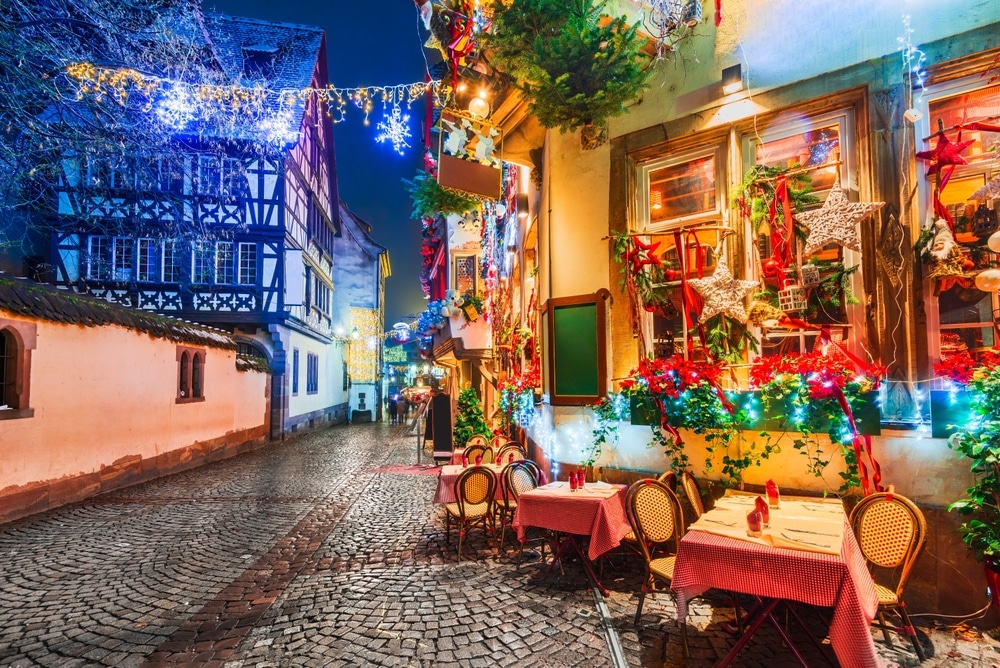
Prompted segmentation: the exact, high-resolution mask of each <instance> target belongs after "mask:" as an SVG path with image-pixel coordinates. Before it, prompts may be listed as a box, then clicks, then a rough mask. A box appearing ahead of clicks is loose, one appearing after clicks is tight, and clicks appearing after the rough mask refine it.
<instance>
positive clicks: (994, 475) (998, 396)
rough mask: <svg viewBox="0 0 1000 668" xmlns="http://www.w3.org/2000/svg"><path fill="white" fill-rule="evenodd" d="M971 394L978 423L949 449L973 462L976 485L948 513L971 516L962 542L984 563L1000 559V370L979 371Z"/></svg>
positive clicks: (963, 529) (961, 433)
mask: <svg viewBox="0 0 1000 668" xmlns="http://www.w3.org/2000/svg"><path fill="white" fill-rule="evenodd" d="M969 391H970V392H971V394H972V412H973V413H974V414H975V415H976V416H977V419H976V421H975V422H974V423H973V424H972V425H971V426H968V427H966V428H964V429H960V430H959V431H957V432H955V434H953V435H952V437H951V438H950V439H949V441H948V446H949V447H950V448H952V449H953V450H956V451H957V452H958V453H959V457H964V458H968V459H969V460H970V462H971V465H970V469H971V470H972V475H973V476H974V480H975V481H974V483H973V485H972V487H969V488H968V489H966V490H965V497H964V498H962V499H959V500H958V501H955V502H954V503H952V504H951V505H949V506H948V510H954V511H956V512H958V513H960V514H962V515H967V516H969V519H968V521H966V522H964V523H963V524H962V526H961V528H960V530H961V532H962V540H963V541H964V542H965V544H966V545H968V546H969V549H970V550H972V551H973V553H974V554H975V555H976V558H977V559H979V560H980V561H981V560H983V559H985V558H990V559H994V558H996V557H997V556H998V555H1000V369H998V368H993V369H990V370H988V371H986V370H982V371H977V372H976V373H975V374H974V375H973V377H972V380H971V381H970V383H969Z"/></svg>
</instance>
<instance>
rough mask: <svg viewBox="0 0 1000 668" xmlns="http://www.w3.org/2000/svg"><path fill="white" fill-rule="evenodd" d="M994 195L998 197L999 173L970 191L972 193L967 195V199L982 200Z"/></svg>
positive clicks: (999, 191) (999, 186)
mask: <svg viewBox="0 0 1000 668" xmlns="http://www.w3.org/2000/svg"><path fill="white" fill-rule="evenodd" d="M995 197H1000V174H997V175H996V176H994V177H993V178H992V179H990V180H989V182H987V183H986V185H984V186H983V187H982V188H980V189H979V190H977V191H976V192H974V193H972V195H970V196H969V199H974V200H977V201H980V202H983V201H985V200H988V199H993V198H995Z"/></svg>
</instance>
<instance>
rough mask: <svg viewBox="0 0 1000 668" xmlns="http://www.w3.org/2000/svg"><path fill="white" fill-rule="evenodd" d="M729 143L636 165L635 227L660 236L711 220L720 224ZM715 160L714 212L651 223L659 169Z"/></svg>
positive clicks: (644, 232) (724, 194)
mask: <svg viewBox="0 0 1000 668" xmlns="http://www.w3.org/2000/svg"><path fill="white" fill-rule="evenodd" d="M726 148H727V147H726V142H722V143H716V144H712V145H709V146H703V147H698V148H690V149H688V150H682V151H679V152H678V153H676V154H671V153H666V154H663V155H661V156H659V157H656V158H653V159H651V160H645V161H643V162H641V163H639V164H638V165H637V168H638V172H637V182H638V183H637V185H638V187H637V188H636V195H637V199H636V202H635V207H636V213H637V222H636V226H635V227H636V228H637V229H638V230H641V231H642V233H643V234H658V233H664V232H668V231H673V230H675V229H677V228H681V227H691V226H695V225H698V224H700V223H705V222H708V221H721V220H722V218H723V215H724V214H723V211H725V209H726V206H725V203H726V187H725V185H726V180H725V179H726V162H725V159H726V153H727V151H726ZM707 157H713V158H714V159H715V208H714V209H712V210H711V211H703V212H699V213H694V214H690V215H687V216H680V217H678V218H671V219H668V220H663V221H658V222H655V223H653V222H651V213H650V205H649V198H650V188H651V186H650V175H651V174H652V173H653V172H655V171H658V170H660V169H665V168H668V167H675V166H678V165H683V164H685V163H689V162H693V161H695V160H700V159H702V158H707Z"/></svg>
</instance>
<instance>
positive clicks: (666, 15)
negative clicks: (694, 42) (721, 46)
mask: <svg viewBox="0 0 1000 668" xmlns="http://www.w3.org/2000/svg"><path fill="white" fill-rule="evenodd" d="M649 4H650V11H649V14H647V15H646V16H644V17H643V20H642V25H643V28H645V32H646V33H648V34H649V36H650V37H652V39H653V42H654V43H655V44H656V57H657V59H662V58H663V57H664V56H665V55H666V54H668V53H670V52H672V51H674V50H675V49H676V48H677V44H678V43H679V42H680V41H681V40H683V39H685V38H686V37H690V36H691V35H692V34H693V32H692V28H694V27H695V26H696V25H698V24H699V23H701V20H702V8H701V0H652V2H650V3H649ZM719 16H721V14H717V17H719ZM716 25H718V24H716Z"/></svg>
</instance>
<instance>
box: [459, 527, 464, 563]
mask: <svg viewBox="0 0 1000 668" xmlns="http://www.w3.org/2000/svg"><path fill="white" fill-rule="evenodd" d="M464 538H465V522H459V523H458V563H462V542H463V539H464Z"/></svg>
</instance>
